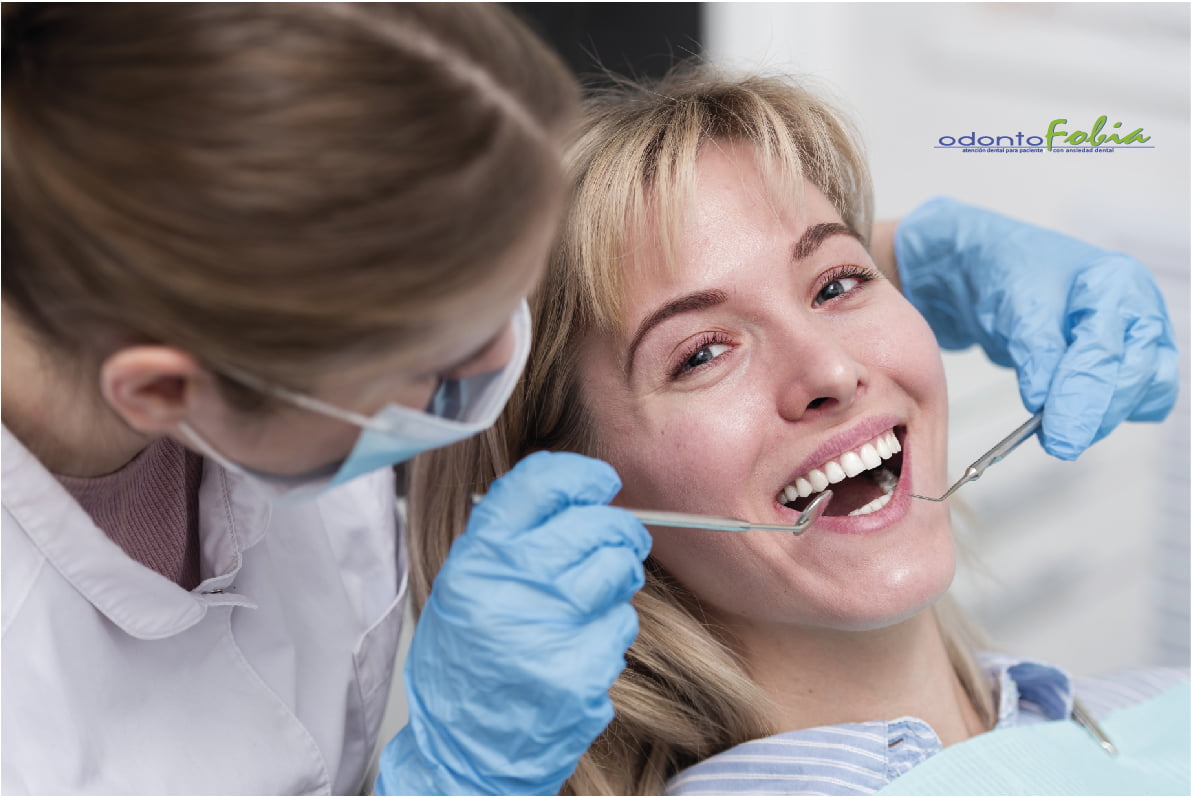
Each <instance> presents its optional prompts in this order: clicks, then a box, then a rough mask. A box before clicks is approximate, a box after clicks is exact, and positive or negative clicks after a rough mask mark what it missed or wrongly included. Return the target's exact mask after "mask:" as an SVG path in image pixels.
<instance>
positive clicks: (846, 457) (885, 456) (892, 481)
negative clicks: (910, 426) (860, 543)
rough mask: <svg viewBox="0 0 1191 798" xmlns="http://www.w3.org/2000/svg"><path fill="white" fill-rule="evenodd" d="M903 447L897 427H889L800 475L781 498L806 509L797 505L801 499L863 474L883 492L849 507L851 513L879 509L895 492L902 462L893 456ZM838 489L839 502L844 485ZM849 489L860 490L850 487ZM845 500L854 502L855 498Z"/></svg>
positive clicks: (858, 513) (862, 513)
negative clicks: (898, 436) (896, 460)
mask: <svg viewBox="0 0 1191 798" xmlns="http://www.w3.org/2000/svg"><path fill="white" fill-rule="evenodd" d="M901 450H902V447H901V443H900V442H899V441H898V439H897V435H896V434H895V433H894V431H893V429H889V430H886V431H885V432H882V433H880V434H879V435H876V436H874V437H873V438H872V439H870V440H868V441H865V442H864V443H862V444H861V445H859V446H857V447H856V448H854V449H849V450H848V451H845V452H842V453H841V454H840V455H838V456H837V457H835V458H833V459H830V460H827V461H826V462H825V463H822V464H820V465H818V466H817V467H815V468H812V469H810V470H809V471H808V472H807V473H806V474H804V475H802V476H799V477H796V478H795V479H794V481H793V482H791V483H790V484H789V485H787V486H786V487H785V488H783V489H782V490H781V491H780V492H779V493H778V502H779V503H781V504H785V505H786V506H787V507H791V509H802V507H798V506H797V505H798V503H799V499H810V498H811V497H813V496H815V495H816V494H818V493H821V492H822V491H824V490H826V489H827V486H828V485H840V483H845V482H847V481H848V480H851V479H855V478H863V479H866V480H868V481H869V482H871V483H872V485H873V486H874V487H876V488H877V489H879V490H880V494H879V495H877V496H876V497H874V498H872V499H869V500H868V501H866V502H863V503H860V504H858V505H857V506H855V507H850V508H848V510H847V514H848V515H864V514H866V513H870V512H875V511H877V510H879V509H881V508H882V507H884V506H885V503H886V502H887V501H888V500H889V497H890V496H891V495H893V490H894V488H896V487H897V479H898V474H899V472H900V465H901V463H900V462H895V461H894V460H893V458H894V457H895V455H897V454H898V453H900V452H901ZM898 461H900V458H898ZM862 475H863V477H862ZM843 487H848V486H847V485H845V486H843ZM834 490H836V491H837V495H836V497H835V499H834V500H833V501H835V502H839V501H840V500H841V499H843V498H844V497H842V496H840V495H839V493H840V491H841V488H835V489H834ZM849 492H850V493H855V492H857V491H855V490H849ZM845 503H849V504H854V503H855V502H845ZM805 504H806V502H804V503H803V506H805ZM838 507H839V505H838V504H837V508H838ZM833 515H841V513H840V512H838V511H837V512H835V513H833Z"/></svg>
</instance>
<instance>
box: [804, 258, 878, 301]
mask: <svg viewBox="0 0 1191 798" xmlns="http://www.w3.org/2000/svg"><path fill="white" fill-rule="evenodd" d="M879 276H880V275H878V274H877V273H876V272H874V271H873V270H872V269H868V268H865V267H864V266H855V265H852V266H837V267H835V268H834V269H831V270H830V271H828V272H827V273H826V274H824V275H823V278H822V279H821V280H820V284H821V287H820V288H819V291H818V293H817V294H815V301H814V303H813V304H814V306H815V307H819V306H820V305H822V304H823V303H824V302H830V301H831V300H833V299H838V298H839V297H841V296H843V295H844V294H847V293H848V292H850V291H854V290H856V288H857V287H858V286H860V285H863V284H864V283H867V282H869V281H870V280H875V279H877V277H879Z"/></svg>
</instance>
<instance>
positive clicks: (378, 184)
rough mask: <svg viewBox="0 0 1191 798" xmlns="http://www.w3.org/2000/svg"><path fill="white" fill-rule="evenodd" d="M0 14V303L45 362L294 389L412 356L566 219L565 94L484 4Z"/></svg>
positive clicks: (551, 71) (542, 60) (22, 9)
mask: <svg viewBox="0 0 1191 798" xmlns="http://www.w3.org/2000/svg"><path fill="white" fill-rule="evenodd" d="M3 15H4V16H3V22H4V25H3V37H4V46H3V84H4V91H3V194H4V205H3V261H4V270H3V299H4V304H5V309H6V312H7V311H8V310H10V309H11V310H12V311H14V312H15V313H16V314H17V315H18V316H19V318H20V319H21V321H22V322H23V323H24V325H25V326H26V327H28V328H29V330H31V331H32V332H33V333H35V334H37V335H38V336H39V338H40V341H41V342H42V343H44V344H46V345H47V346H49V347H50V348H51V351H54V352H55V354H57V355H58V356H59V358H66V359H67V360H74V359H78V360H80V361H81V362H86V363H96V362H97V361H101V360H102V359H103V358H104V357H106V356H107V355H108V354H110V353H111V352H112V351H113V350H114V349H116V348H118V347H120V346H123V345H127V344H129V343H162V344H166V345H171V346H176V347H179V348H181V349H184V350H186V351H189V352H191V353H192V354H193V355H195V356H196V357H198V358H199V359H200V360H202V361H205V362H206V363H207V364H208V365H212V364H222V365H226V366H232V367H235V368H237V369H238V370H240V371H243V372H247V373H250V374H254V375H256V376H257V377H259V378H261V379H263V380H266V381H270V382H277V383H280V384H285V385H288V386H290V387H292V388H303V387H305V385H306V384H307V383H309V382H310V380H311V379H312V377H313V376H314V375H316V374H317V372H318V369H319V367H320V366H321V365H322V364H324V363H331V362H337V361H338V360H339V359H342V358H344V357H352V356H355V355H369V354H373V353H375V352H379V351H393V350H394V349H398V348H401V347H409V348H411V349H413V348H416V347H419V346H421V345H423V342H424V340H425V339H426V337H427V336H430V335H433V334H434V331H428V330H427V326H428V320H429V319H432V318H433V319H436V320H437V319H438V316H436V315H435V311H436V310H439V309H441V308H442V307H443V304H442V303H443V302H444V301H449V300H451V299H453V298H455V297H456V296H458V295H460V294H461V292H464V291H468V292H476V291H482V290H483V287H484V286H490V285H499V284H500V281H501V280H502V274H501V270H499V269H496V268H494V265H493V264H494V263H496V262H497V260H498V259H499V258H500V257H501V256H502V255H503V254H505V253H507V252H509V251H511V249H512V247H513V246H515V244H516V243H517V242H519V241H520V240H521V238H522V237H523V236H524V235H525V232H526V230H527V229H528V228H529V226H530V223H531V222H532V221H533V220H538V219H547V218H553V215H554V214H555V213H556V208H557V206H558V204H559V202H560V201H561V198H562V197H563V195H564V194H565V186H564V183H563V181H562V170H561V160H560V155H561V142H562V138H563V135H564V132H565V130H566V129H567V125H568V123H569V122H570V120H571V117H572V114H573V111H574V108H575V104H576V102H577V100H578V87H577V84H576V83H575V81H574V79H573V78H572V76H571V75H570V73H569V72H568V71H567V70H566V68H565V67H564V66H563V65H562V63H561V61H560V60H559V59H558V58H557V57H556V56H555V55H554V54H553V53H552V52H550V51H549V50H548V49H547V48H546V46H545V45H544V44H542V43H541V42H540V41H539V40H538V39H537V38H536V37H534V36H533V35H532V34H531V33H530V31H529V30H528V29H527V28H526V27H525V26H524V25H523V24H521V23H520V22H518V21H517V20H516V19H515V18H514V17H513V16H512V15H511V14H510V13H509V12H508V11H506V10H504V9H502V8H501V7H500V6H499V5H497V4H475V5H473V4H450V3H408V4H406V3H397V4H388V3H378V4H372V3H361V4H355V3H343V4H334V3H330V4H322V3H311V4H306V3H293V4H286V3H192V4H186V3H182V4H170V3H143V4H142V3H128V4H120V3H116V4H106V3H101V4H95V5H91V4H75V3H63V4H56V3H28V4H21V3H5V5H4V9H3ZM222 387H223V389H224V391H225V393H227V394H229V398H231V399H233V401H236V400H238V401H236V403H237V404H239V405H242V406H243V405H250V404H253V402H254V401H255V400H259V399H260V394H259V393H257V392H255V391H249V390H246V389H240V388H238V386H236V385H235V384H234V383H231V382H229V381H226V380H224V381H223V383H222Z"/></svg>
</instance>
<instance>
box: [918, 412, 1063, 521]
mask: <svg viewBox="0 0 1191 798" xmlns="http://www.w3.org/2000/svg"><path fill="white" fill-rule="evenodd" d="M1041 426H1042V411H1041V410H1039V411H1038V412H1037V413H1035V414H1034V416H1033V418H1031V419H1030V420H1029V421H1027V422H1026V423H1025V424H1022V425H1021V426H1020V427H1018V428H1017V429H1015V430H1013V432H1010V433H1009V434H1008V435H1006V436H1005V437H1004V438H1002V439H1001V441H1000V442H999V443H998V444H997V445H996V446H994V447H992V448H991V449H989V450H988V451H987V452H985V453H984V454H983V455H982V456H981V457H980V459H978V460H977V461H976V462H974V463H972V464H971V465H970V466H968V468H967V470H966V471H964V475H963V476H962V477H960V478H959V479H957V480H956V481H955V484H954V485H952V486H951V487H950V488H948V489H947V492H946V493H944V494H943V495H942V496H940V497H939V498H937V499H932V498H931V497H930V496H919V495H918V494H917V493H911V494H910V496H911V497H912V498H915V499H926V500H927V501H928V502H941V501H944V500H946V499H947V498H948V497H950V496H951V494H952V493H955V492H956V491H957V490H959V489H960V488H961V487H963V486H964V485H967V484H968V483H969V482H975V481H976V480H978V479H980V477H981V476H982V475H983V474H984V470H985V469H986V468H988V467H989V466H990V465H994V464H996V463H999V462H1001V461H1002V460H1004V459H1005V457H1006V456H1008V454H1009V453H1010V452H1012V451H1013V450H1014V449H1016V448H1017V447H1018V446H1020V445H1021V444H1022V443H1024V442H1025V440H1026V438H1028V437H1030V436H1031V435H1033V434H1034V433H1035V432H1037V431H1038V428H1039V427H1041Z"/></svg>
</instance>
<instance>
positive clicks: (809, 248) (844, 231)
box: [791, 222, 864, 260]
mask: <svg viewBox="0 0 1191 798" xmlns="http://www.w3.org/2000/svg"><path fill="white" fill-rule="evenodd" d="M832 236H851V237H852V238H854V239H856V240H857V241H859V242H860V243H861V244H863V243H864V241H863V240H862V239H861V238H860V234H859V233H857V232H856V231H855V230H853V229H852V228H850V227H848V226H847V225H845V224H840V223H839V222H822V223H820V224H812V225H811V226H810V227H808V228H806V232H804V233H803V234H802V238H800V239H798V241H797V243H795V244H794V248H793V249H792V250H791V255H792V256H793V258H794V260H803V259H805V258H809V257H810V256H811V255H813V254H815V250H817V249H818V248H819V247H820V245H822V243H823V242H824V241H826V240H827V239H829V238H831V237H832Z"/></svg>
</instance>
